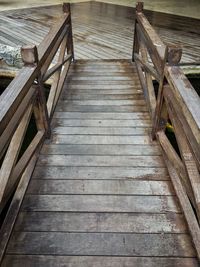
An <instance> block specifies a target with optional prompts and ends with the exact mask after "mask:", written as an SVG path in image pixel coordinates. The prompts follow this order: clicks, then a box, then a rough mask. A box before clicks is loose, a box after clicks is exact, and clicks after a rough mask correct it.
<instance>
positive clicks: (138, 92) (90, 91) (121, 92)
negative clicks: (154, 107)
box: [62, 84, 143, 98]
mask: <svg viewBox="0 0 200 267" xmlns="http://www.w3.org/2000/svg"><path fill="white" fill-rule="evenodd" d="M67 88H68V89H67V92H65V91H64V92H63V93H62V97H63V98H64V97H65V96H67V95H70V94H71V95H73V94H77V95H84V94H88V95H89V94H93V95H94V94H95V95H99V96H101V95H104V96H105V95H115V94H117V95H124V94H132V95H133V96H137V95H141V96H142V95H143V94H142V90H140V89H135V88H124V89H118V88H117V87H114V88H113V89H112V88H111V89H109V88H108V89H105V88H103V89H98V88H97V89H95V88H93V87H92V88H87V89H77V88H73V89H71V88H70V84H69V85H67Z"/></svg>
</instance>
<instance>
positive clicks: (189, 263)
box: [2, 255, 199, 267]
mask: <svg viewBox="0 0 200 267" xmlns="http://www.w3.org/2000/svg"><path fill="white" fill-rule="evenodd" d="M22 265H23V266H29V267H35V266H36V265H38V266H43V267H60V266H62V265H63V266H65V265H68V266H70V267H80V266H81V267H93V266H94V265H95V266H96V267H101V266H104V267H121V266H126V267H132V266H138V267H147V266H148V267H155V266H157V267H169V266H174V267H179V266H182V267H183V266H184V267H198V265H199V264H198V262H197V260H196V259H195V258H175V257H174V258H170V257H162V258H156V257H113V256H112V257H102V256H101V257H100V256H74V257H73V256H48V255H45V256H44V255H43V256H38V255H31V256H29V255H25V256H24V255H6V256H5V259H4V261H3V264H2V267H7V266H15V267H21V266H22Z"/></svg>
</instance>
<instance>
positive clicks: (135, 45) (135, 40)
mask: <svg viewBox="0 0 200 267" xmlns="http://www.w3.org/2000/svg"><path fill="white" fill-rule="evenodd" d="M143 8H144V3H143V2H138V3H137V4H136V7H135V15H136V18H135V28H134V37H133V52H132V62H134V61H135V59H134V54H135V53H138V52H139V43H138V37H137V13H141V12H143Z"/></svg>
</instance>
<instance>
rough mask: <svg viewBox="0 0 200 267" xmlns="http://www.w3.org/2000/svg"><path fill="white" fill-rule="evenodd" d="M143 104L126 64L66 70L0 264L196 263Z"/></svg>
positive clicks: (89, 64)
mask: <svg viewBox="0 0 200 267" xmlns="http://www.w3.org/2000/svg"><path fill="white" fill-rule="evenodd" d="M97 65H98V70H97ZM88 69H90V70H91V73H90V74H88ZM105 69H106V72H107V76H102V75H100V74H99V73H101V72H103V70H105ZM119 69H120V71H121V72H120V73H118V75H117V77H118V78H117V79H115V77H116V72H118V70H119ZM127 69H128V72H126V70H127ZM80 70H81V75H80ZM108 71H109V72H108ZM80 77H84V84H83V81H82V79H80ZM94 77H95V79H94ZM106 77H112V81H113V82H112V87H111V88H110V87H109V86H110V79H108V78H106ZM125 77H126V80H128V82H129V83H130V87H129V89H126V88H124V89H122V88H123V87H122V86H123V85H124V78H125ZM86 78H87V79H86ZM94 80H95V83H94ZM83 85H84V87H82V88H81V86H83ZM74 86H76V87H75V88H74ZM79 86H80V88H79ZM101 89H102V90H101ZM76 90H79V91H81V96H82V97H83V98H82V99H80V100H77V99H76V97H77V92H76ZM123 90H125V93H124V94H123ZM127 90H130V91H129V92H128V94H127ZM118 92H120V94H119V93H118ZM107 95H109V96H112V97H111V98H109V99H106V96H107ZM127 95H128V96H132V97H131V98H128V100H127ZM138 97H139V98H138ZM141 101H143V100H142V92H141V87H140V85H139V78H138V77H137V76H136V69H135V67H132V65H131V63H129V62H128V61H119V62H116V61H113V62H112V61H98V63H95V62H93V61H91V62H90V61H80V62H79V61H78V62H77V63H76V65H72V67H71V71H70V75H69V77H68V79H67V81H66V83H65V88H64V92H63V93H62V96H61V98H60V101H59V103H58V106H57V108H56V112H55V116H54V117H53V120H52V128H53V129H52V138H51V140H47V141H46V143H45V144H44V146H43V148H42V150H41V153H40V157H39V160H38V162H37V166H36V169H35V171H34V174H33V177H32V179H31V182H30V184H29V187H28V190H27V192H26V195H25V198H24V200H23V203H22V207H21V210H20V213H19V216H18V218H17V222H16V224H15V227H14V231H13V233H12V236H11V239H10V241H9V244H8V247H7V251H6V255H5V258H4V261H3V263H2V266H4V267H7V266H16V267H17V266H22V265H24V266H73V267H75V266H76V267H78V266H82V267H86V266H87V267H88V266H105V267H108V266H109V267H110V266H117V267H118V266H138V267H147V266H148V267H149V266H152V267H153V266H160V267H161V266H162V267H163V266H164V267H169V266H181V267H182V266H183V267H189V266H190V267H197V266H198V263H197V261H196V258H195V257H196V252H195V250H194V248H193V245H192V241H191V238H190V235H189V233H188V228H187V225H186V222H185V219H184V217H183V214H182V211H181V208H180V205H179V202H178V199H177V197H176V196H175V192H174V190H173V187H172V183H171V181H170V179H169V177H168V173H167V171H166V167H165V165H164V162H163V159H162V155H161V150H160V148H159V147H158V144H157V143H156V142H155V141H152V140H151V138H150V132H151V123H150V117H149V113H148V112H147V109H140V108H141V107H145V105H144V103H142V102H141ZM97 107H98V108H97ZM127 107H129V108H128V109H126V108H127Z"/></svg>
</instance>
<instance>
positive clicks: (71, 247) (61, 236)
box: [7, 232, 195, 257]
mask: <svg viewBox="0 0 200 267" xmlns="http://www.w3.org/2000/svg"><path fill="white" fill-rule="evenodd" d="M7 251H8V254H10V253H15V254H46V255H106V256H109V255H113V256H120V255H121V256H138V255H139V256H180V257H181V256H182V257H183V256H184V257H194V256H195V252H194V249H193V248H192V243H191V240H190V238H189V236H188V235H185V234H176V235H174V234H165V235H162V234H153V235H152V234H115V233H101V234H100V233H98V234H97V233H58V232H55V233H53V232H51V233H44V232H43V233H37V232H30V233H29V232H15V233H13V236H12V238H11V240H10V243H9V246H8V250H7Z"/></svg>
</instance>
